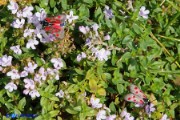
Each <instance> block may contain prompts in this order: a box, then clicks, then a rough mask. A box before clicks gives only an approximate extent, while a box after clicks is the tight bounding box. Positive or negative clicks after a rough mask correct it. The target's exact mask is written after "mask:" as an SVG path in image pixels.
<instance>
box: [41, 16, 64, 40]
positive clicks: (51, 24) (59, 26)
mask: <svg viewBox="0 0 180 120" xmlns="http://www.w3.org/2000/svg"><path fill="white" fill-rule="evenodd" d="M65 20H66V15H65V14H62V15H58V16H54V17H47V18H45V20H43V21H41V24H42V26H43V28H44V30H45V31H46V32H47V33H51V34H53V35H54V36H55V37H56V38H59V39H63V38H64V26H65Z"/></svg>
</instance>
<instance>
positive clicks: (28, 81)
mask: <svg viewBox="0 0 180 120" xmlns="http://www.w3.org/2000/svg"><path fill="white" fill-rule="evenodd" d="M24 83H25V85H24V87H25V88H26V89H32V90H33V89H34V88H35V83H34V81H33V80H32V79H28V78H25V79H24Z"/></svg>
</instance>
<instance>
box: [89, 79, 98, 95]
mask: <svg viewBox="0 0 180 120" xmlns="http://www.w3.org/2000/svg"><path fill="white" fill-rule="evenodd" d="M89 87H90V90H91V91H92V92H94V93H95V92H96V91H97V81H96V80H95V79H90V80H89Z"/></svg>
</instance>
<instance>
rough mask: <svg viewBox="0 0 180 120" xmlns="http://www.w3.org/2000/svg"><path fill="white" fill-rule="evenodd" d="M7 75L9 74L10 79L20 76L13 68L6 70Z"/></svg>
mask: <svg viewBox="0 0 180 120" xmlns="http://www.w3.org/2000/svg"><path fill="white" fill-rule="evenodd" d="M7 76H10V77H11V79H12V80H14V79H19V78H20V75H19V73H18V70H16V69H13V70H11V71H9V72H7Z"/></svg>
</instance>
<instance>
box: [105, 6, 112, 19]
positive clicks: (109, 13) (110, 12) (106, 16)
mask: <svg viewBox="0 0 180 120" xmlns="http://www.w3.org/2000/svg"><path fill="white" fill-rule="evenodd" d="M104 14H105V18H106V19H111V18H112V17H113V16H114V15H113V13H112V10H111V9H109V6H107V5H106V6H105V9H104Z"/></svg>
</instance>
